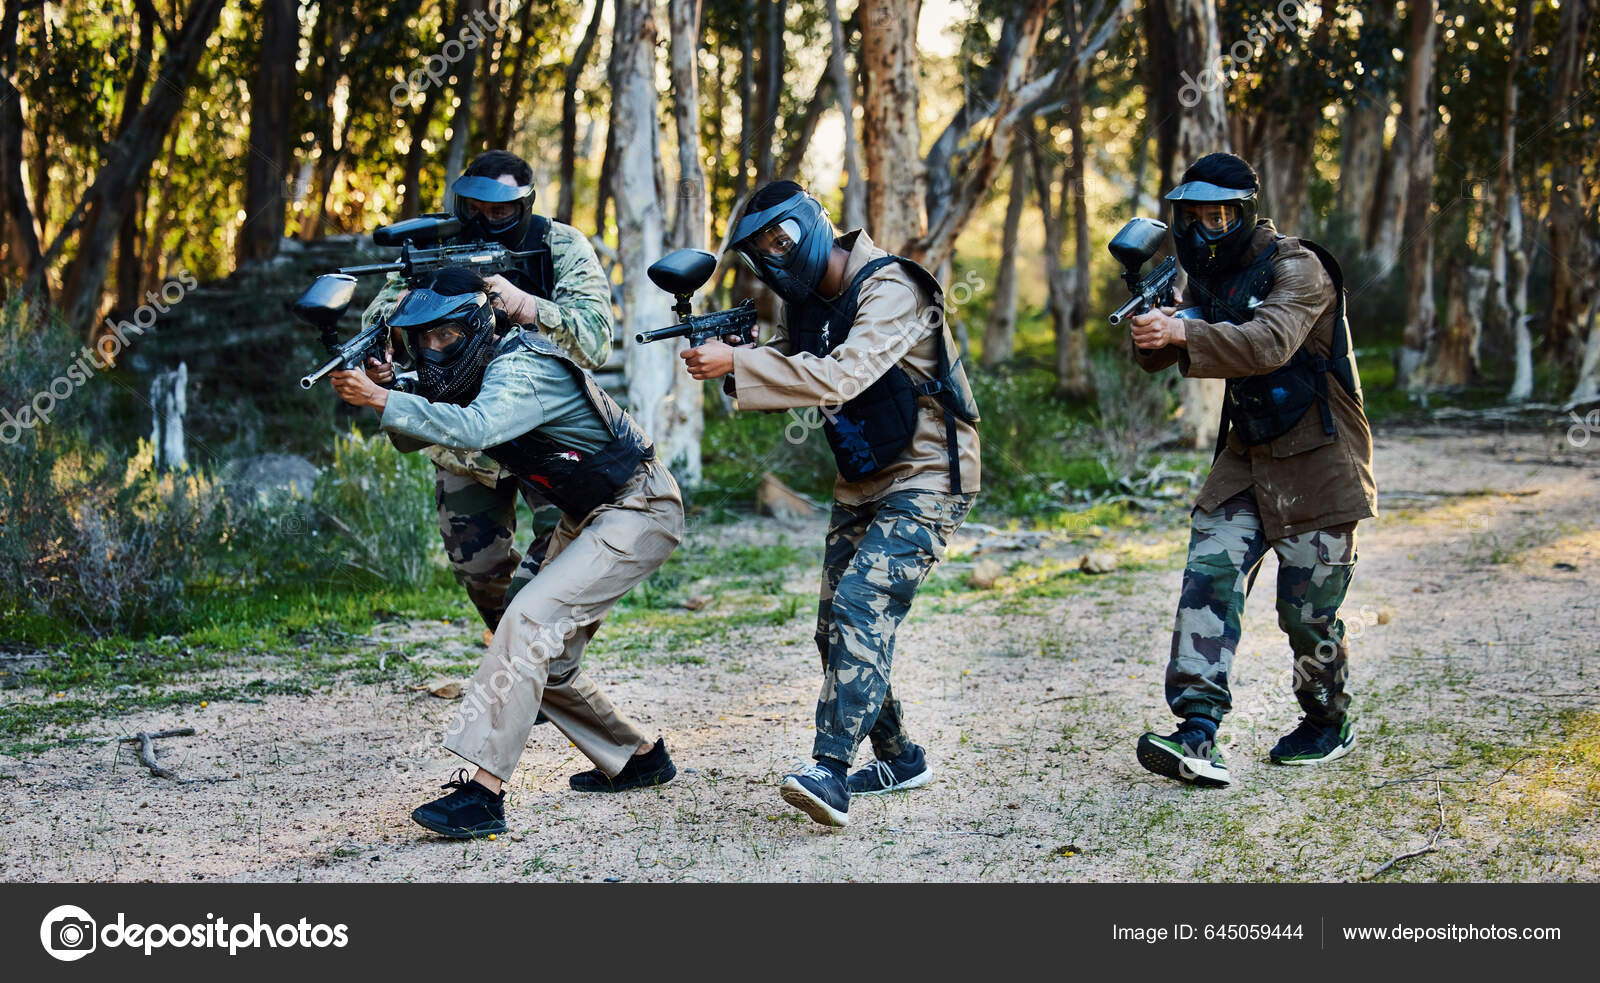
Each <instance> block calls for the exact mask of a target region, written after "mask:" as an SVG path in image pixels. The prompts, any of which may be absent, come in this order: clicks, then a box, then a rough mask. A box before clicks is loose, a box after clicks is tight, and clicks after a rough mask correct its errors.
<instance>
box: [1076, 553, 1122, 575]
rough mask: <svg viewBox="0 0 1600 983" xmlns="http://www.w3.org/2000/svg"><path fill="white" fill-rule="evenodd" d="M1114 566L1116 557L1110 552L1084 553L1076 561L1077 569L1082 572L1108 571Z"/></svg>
mask: <svg viewBox="0 0 1600 983" xmlns="http://www.w3.org/2000/svg"><path fill="white" fill-rule="evenodd" d="M1116 568H1117V558H1116V557H1115V556H1112V555H1111V554H1110V553H1085V554H1083V559H1081V560H1079V561H1078V569H1079V570H1081V571H1083V572H1084V573H1110V572H1111V571H1113V570H1115V569H1116Z"/></svg>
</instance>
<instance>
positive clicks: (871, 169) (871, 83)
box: [860, 0, 927, 253]
mask: <svg viewBox="0 0 1600 983" xmlns="http://www.w3.org/2000/svg"><path fill="white" fill-rule="evenodd" d="M920 8H921V3H920V0H861V7H860V11H861V13H860V17H861V67H862V71H863V72H864V73H865V74H866V76H867V83H866V84H865V85H864V86H863V87H862V90H863V93H864V98H863V119H862V129H863V138H864V139H863V143H864V145H865V150H866V158H867V174H868V179H867V223H868V226H869V227H870V229H871V232H872V237H873V240H874V241H875V242H877V244H878V245H880V246H882V247H883V248H885V249H887V250H889V251H890V252H896V253H898V252H901V251H902V250H904V249H905V248H906V246H907V245H908V244H910V243H911V242H912V241H914V240H915V239H917V238H918V237H919V236H921V235H922V233H923V230H924V229H925V228H926V226H927V216H926V215H925V214H924V212H923V201H924V199H923V186H924V175H923V168H922V155H921V150H922V147H921V143H922V138H921V129H920V128H919V127H918V125H917V106H918V85H917V83H918V79H917V73H918V59H917V16H918V14H919V13H920Z"/></svg>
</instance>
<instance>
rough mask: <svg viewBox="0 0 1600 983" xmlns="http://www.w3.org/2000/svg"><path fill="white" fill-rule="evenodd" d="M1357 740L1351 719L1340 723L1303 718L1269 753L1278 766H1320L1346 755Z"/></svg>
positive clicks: (1347, 718)
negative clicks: (1327, 722) (1319, 721)
mask: <svg viewBox="0 0 1600 983" xmlns="http://www.w3.org/2000/svg"><path fill="white" fill-rule="evenodd" d="M1355 742H1356V734H1355V728H1354V727H1353V726H1352V724H1351V721H1350V718H1349V717H1345V718H1344V719H1343V720H1341V721H1339V722H1338V723H1337V724H1319V723H1317V722H1316V721H1314V720H1312V719H1311V718H1309V717H1301V718H1300V724H1299V726H1297V727H1295V729H1294V730H1292V731H1290V732H1289V733H1287V734H1285V735H1283V737H1281V738H1279V740H1278V743H1276V744H1274V745H1273V746H1272V751H1271V752H1269V755H1270V757H1271V758H1272V763H1273V764H1275V765H1318V764H1321V763H1322V762H1324V761H1332V760H1334V759H1335V758H1342V757H1344V756H1345V753H1346V752H1348V751H1349V750H1350V745H1352V744H1354V743H1355Z"/></svg>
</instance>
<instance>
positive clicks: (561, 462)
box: [484, 331, 656, 522]
mask: <svg viewBox="0 0 1600 983" xmlns="http://www.w3.org/2000/svg"><path fill="white" fill-rule="evenodd" d="M517 348H527V349H529V350H531V351H533V352H536V353H538V354H539V355H543V356H548V357H550V358H554V359H556V360H558V361H559V362H560V363H561V364H562V366H563V367H565V368H566V369H567V371H568V372H569V373H571V375H572V378H573V381H574V382H576V383H577V384H578V389H579V390H580V391H581V392H582V393H583V394H584V396H586V397H587V398H588V401H589V405H590V407H591V408H593V409H594V411H595V414H596V415H598V416H599V417H600V420H601V421H602V422H603V423H604V424H605V425H606V430H607V431H609V432H610V434H611V442H610V443H608V444H606V446H604V447H602V448H601V449H600V450H598V451H596V452H595V453H593V454H589V453H586V452H584V451H580V450H578V449H577V448H574V447H568V446H566V445H565V444H561V443H559V442H557V441H554V440H551V439H550V438H549V437H546V436H545V435H544V434H542V433H540V432H539V431H538V429H537V428H535V429H533V430H530V431H528V432H527V433H525V434H522V435H521V436H519V437H513V438H512V439H510V440H508V441H506V442H505V443H502V444H496V445H495V446H493V447H486V448H484V453H485V454H487V455H489V456H490V457H491V458H493V459H494V460H495V461H496V462H498V463H499V464H500V466H501V467H503V468H505V469H506V470H507V471H510V472H511V473H512V474H514V475H516V476H517V480H518V481H520V482H522V483H523V484H525V485H527V486H528V487H529V488H530V490H532V491H535V492H537V493H538V494H539V495H541V496H543V497H544V498H545V499H547V500H548V501H549V502H550V503H551V504H553V505H555V506H556V507H557V508H559V509H561V511H562V512H563V513H565V514H566V515H567V517H568V518H570V519H572V521H574V522H582V521H583V520H584V519H585V518H586V517H587V516H588V515H589V513H591V512H593V511H594V510H595V509H597V508H599V507H600V506H602V505H607V504H610V503H612V502H615V501H616V497H617V489H619V488H621V487H622V486H623V485H624V484H626V483H627V481H628V479H629V478H630V477H632V476H633V473H634V471H635V470H637V469H638V467H639V463H640V462H641V461H647V460H650V459H651V458H653V457H655V455H656V449H655V445H654V444H652V443H651V442H650V438H649V437H646V436H645V434H644V431H643V430H640V429H639V425H638V424H637V423H635V422H634V420H633V417H631V416H629V415H628V413H627V411H626V410H624V409H623V408H622V407H620V406H618V405H617V403H616V400H614V399H612V398H611V397H610V396H609V395H608V394H607V393H606V391H605V390H604V389H601V388H600V385H599V383H597V382H595V381H594V377H593V376H591V375H590V374H589V373H587V372H585V371H584V370H583V368H582V367H581V366H579V365H578V363H576V362H574V361H573V360H572V358H571V356H569V355H568V354H567V353H566V352H564V351H562V350H561V349H560V348H558V347H557V346H556V345H555V344H554V343H553V342H551V341H550V339H548V338H546V337H545V336H544V335H542V334H539V333H538V332H537V331H523V332H522V333H521V334H519V335H517V336H516V337H515V338H511V339H508V340H506V341H504V342H501V344H500V347H499V348H498V349H496V350H495V356H496V357H499V356H501V355H504V354H506V353H507V352H510V351H514V350H516V349H517Z"/></svg>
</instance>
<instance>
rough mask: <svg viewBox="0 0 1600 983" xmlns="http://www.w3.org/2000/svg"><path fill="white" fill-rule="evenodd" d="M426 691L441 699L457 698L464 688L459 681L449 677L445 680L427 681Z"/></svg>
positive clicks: (459, 697)
mask: <svg viewBox="0 0 1600 983" xmlns="http://www.w3.org/2000/svg"><path fill="white" fill-rule="evenodd" d="M428 692H429V693H432V694H433V695H434V696H437V697H438V698H439V699H441V700H459V699H461V694H462V693H463V692H465V690H464V688H463V687H462V685H461V684H460V683H458V682H456V681H455V680H453V679H451V680H448V681H445V682H437V683H429V684H428Z"/></svg>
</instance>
